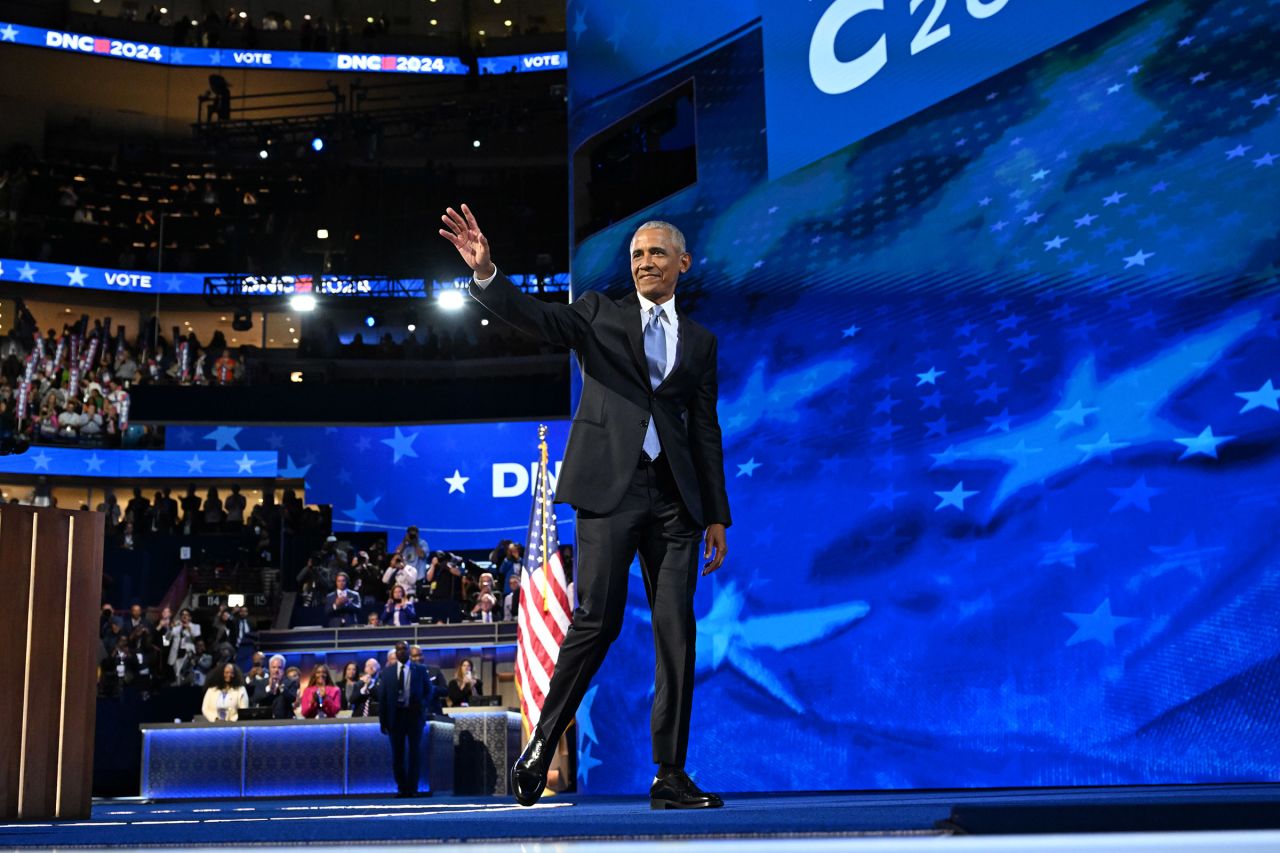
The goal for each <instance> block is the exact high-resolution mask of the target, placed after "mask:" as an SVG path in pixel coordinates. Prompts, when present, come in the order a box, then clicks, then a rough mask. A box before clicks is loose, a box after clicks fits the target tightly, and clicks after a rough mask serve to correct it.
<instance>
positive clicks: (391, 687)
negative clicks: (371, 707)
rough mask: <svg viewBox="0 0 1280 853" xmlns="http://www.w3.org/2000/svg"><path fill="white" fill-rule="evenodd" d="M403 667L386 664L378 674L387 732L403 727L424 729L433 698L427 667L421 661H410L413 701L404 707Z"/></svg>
mask: <svg viewBox="0 0 1280 853" xmlns="http://www.w3.org/2000/svg"><path fill="white" fill-rule="evenodd" d="M398 673H399V667H398V666H397V665H396V664H391V665H390V666H385V667H383V668H382V672H381V673H380V674H379V676H378V686H377V698H378V717H379V718H380V719H381V721H382V730H383V731H384V732H387V731H393V730H395V729H397V728H399V729H400V730H402V731H411V730H413V729H421V728H422V727H423V725H424V724H425V723H426V713H427V709H428V706H429V704H430V701H431V683H430V678H431V677H430V675H429V674H428V673H427V668H426V667H425V666H423V665H422V664H420V663H410V664H409V704H408V705H407V706H405V707H400V701H399V700H400V681H399V678H398Z"/></svg>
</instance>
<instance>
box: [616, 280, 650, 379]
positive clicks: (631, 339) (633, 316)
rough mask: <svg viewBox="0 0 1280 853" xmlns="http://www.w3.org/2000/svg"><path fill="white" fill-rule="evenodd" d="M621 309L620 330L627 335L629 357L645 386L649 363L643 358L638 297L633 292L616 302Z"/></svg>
mask: <svg viewBox="0 0 1280 853" xmlns="http://www.w3.org/2000/svg"><path fill="white" fill-rule="evenodd" d="M618 305H619V306H621V308H622V328H623V330H624V331H625V332H626V335H627V343H629V344H630V345H631V357H632V359H633V360H634V361H635V363H636V370H639V371H640V376H641V378H643V379H644V383H645V385H648V384H649V362H648V360H647V359H646V358H645V357H644V338H643V337H642V334H641V332H642V330H641V329H640V297H638V296H636V293H635V291H634V290H633V291H631V293H629V294H627V295H626V296H624V297H622V298H621V299H619V300H618Z"/></svg>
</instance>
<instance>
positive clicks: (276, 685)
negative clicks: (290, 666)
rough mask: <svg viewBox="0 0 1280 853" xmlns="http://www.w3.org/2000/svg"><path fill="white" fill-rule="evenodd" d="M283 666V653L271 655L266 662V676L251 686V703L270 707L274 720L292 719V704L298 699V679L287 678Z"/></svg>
mask: <svg viewBox="0 0 1280 853" xmlns="http://www.w3.org/2000/svg"><path fill="white" fill-rule="evenodd" d="M284 667H285V659H284V655H272V656H271V660H270V661H268V662H267V677H266V678H264V679H262V680H261V681H258V682H257V683H255V684H254V686H253V697H252V702H253V704H254V705H256V706H263V705H265V706H267V707H269V708H271V717H272V719H275V720H292V719H293V706H294V703H296V702H297V701H298V681H297V679H293V678H288V677H287V676H286V675H285V669H284Z"/></svg>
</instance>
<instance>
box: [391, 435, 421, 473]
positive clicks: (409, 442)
mask: <svg viewBox="0 0 1280 853" xmlns="http://www.w3.org/2000/svg"><path fill="white" fill-rule="evenodd" d="M419 435H420V433H416V432H412V433H408V434H405V433H403V432H401V431H400V427H396V434H395V436H394V437H393V438H384V439H382V443H383V444H385V445H386V446H387V447H390V448H391V451H392V455H391V464H392V465H395V464H397V463H399V462H400V460H401V459H403V458H404V457H406V456H408V457H411V458H414V459H416V458H417V456H418V451H416V450H414V449H413V443H414V442H415V441H417V439H418V436H419Z"/></svg>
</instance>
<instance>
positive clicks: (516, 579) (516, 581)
mask: <svg viewBox="0 0 1280 853" xmlns="http://www.w3.org/2000/svg"><path fill="white" fill-rule="evenodd" d="M519 588H520V576H519V575H512V576H511V577H509V578H507V589H510V590H511V591H512V592H514V591H516V590H517V589H519Z"/></svg>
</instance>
